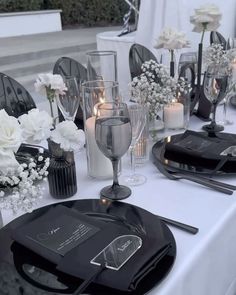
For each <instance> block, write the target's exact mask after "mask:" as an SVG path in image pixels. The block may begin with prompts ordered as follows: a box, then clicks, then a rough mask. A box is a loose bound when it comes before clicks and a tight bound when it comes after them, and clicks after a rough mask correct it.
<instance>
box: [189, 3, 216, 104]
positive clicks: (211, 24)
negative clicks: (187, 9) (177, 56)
mask: <svg viewBox="0 0 236 295" xmlns="http://www.w3.org/2000/svg"><path fill="white" fill-rule="evenodd" d="M194 11H195V14H194V15H192V16H190V23H192V24H193V25H194V27H193V32H197V33H202V35H201V40H200V43H199V45H198V70H197V89H196V95H195V98H194V101H193V106H192V109H193V108H194V106H195V104H196V103H197V101H198V100H199V98H200V88H201V74H202V50H203V39H204V34H205V32H206V31H215V30H217V28H218V27H219V26H220V20H221V17H222V15H221V13H220V11H219V8H218V7H217V6H216V5H215V4H206V5H203V6H201V7H199V8H197V9H195V10H194Z"/></svg>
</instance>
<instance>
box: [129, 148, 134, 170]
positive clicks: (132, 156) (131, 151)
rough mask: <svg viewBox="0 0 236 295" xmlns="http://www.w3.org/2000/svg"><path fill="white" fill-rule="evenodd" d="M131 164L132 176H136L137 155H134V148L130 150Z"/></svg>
mask: <svg viewBox="0 0 236 295" xmlns="http://www.w3.org/2000/svg"><path fill="white" fill-rule="evenodd" d="M130 164H131V171H132V175H134V174H135V155H134V146H133V147H131V148H130Z"/></svg>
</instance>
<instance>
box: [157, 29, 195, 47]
mask: <svg viewBox="0 0 236 295" xmlns="http://www.w3.org/2000/svg"><path fill="white" fill-rule="evenodd" d="M186 47H190V42H189V41H188V40H187V39H186V36H185V33H183V32H179V31H177V30H175V29H173V28H165V29H164V30H163V31H162V32H161V34H160V36H159V38H158V39H157V40H156V44H155V45H154V48H156V49H160V48H165V49H168V50H175V49H182V48H186Z"/></svg>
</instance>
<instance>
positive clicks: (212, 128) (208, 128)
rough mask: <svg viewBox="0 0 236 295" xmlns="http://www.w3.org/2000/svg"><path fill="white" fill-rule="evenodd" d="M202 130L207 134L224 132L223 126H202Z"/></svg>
mask: <svg viewBox="0 0 236 295" xmlns="http://www.w3.org/2000/svg"><path fill="white" fill-rule="evenodd" d="M202 129H203V130H204V131H207V132H220V131H223V130H224V126H221V125H212V124H208V125H204V126H202Z"/></svg>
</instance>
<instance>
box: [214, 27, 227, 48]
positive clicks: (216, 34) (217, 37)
mask: <svg viewBox="0 0 236 295" xmlns="http://www.w3.org/2000/svg"><path fill="white" fill-rule="evenodd" d="M213 43H216V44H221V45H222V46H223V50H226V48H227V42H226V40H225V38H224V37H223V36H222V35H221V34H220V33H219V32H217V31H211V33H210V44H213Z"/></svg>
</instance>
